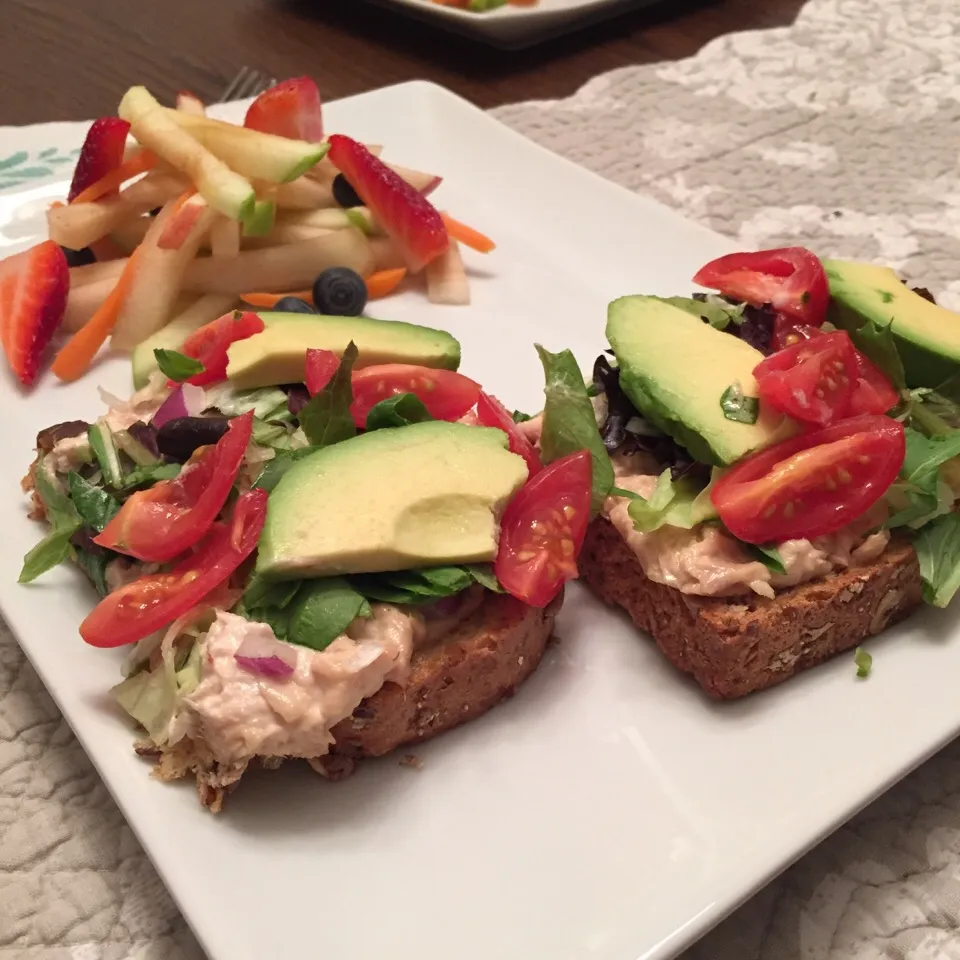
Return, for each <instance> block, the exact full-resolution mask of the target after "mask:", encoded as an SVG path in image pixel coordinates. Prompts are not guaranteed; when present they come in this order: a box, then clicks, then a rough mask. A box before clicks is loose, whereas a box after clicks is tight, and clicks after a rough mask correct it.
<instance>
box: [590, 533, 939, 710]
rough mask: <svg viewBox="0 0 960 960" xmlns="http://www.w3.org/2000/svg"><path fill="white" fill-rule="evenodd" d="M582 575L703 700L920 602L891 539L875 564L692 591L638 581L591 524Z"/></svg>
mask: <svg viewBox="0 0 960 960" xmlns="http://www.w3.org/2000/svg"><path fill="white" fill-rule="evenodd" d="M580 572H581V576H582V579H583V581H584V582H585V583H586V584H587V585H588V586H589V587H590V589H591V590H592V591H593V592H594V593H595V594H596V595H597V596H598V597H599V598H600V599H601V600H603V601H604V602H605V603H609V604H611V605H616V606H620V607H623V609H624V610H625V611H626V612H627V613H628V614H629V615H630V618H631V619H632V620H633V622H634V623H635V624H636V625H637V626H638V627H639V628H640V629H641V630H643V631H645V632H646V633H649V634H650V635H651V636H652V637H653V639H654V640H656V642H657V645H658V646H659V647H660V649H661V650H662V651H663V652H664V653H665V654H666V656H667V658H668V659H669V660H670V661H671V663H673V665H674V666H675V667H677V668H678V669H680V670H682V671H684V672H685V673H689V674H690V675H691V676H692V677H693V678H694V679H695V680H696V681H697V683H699V684H700V686H701V687H703V689H704V690H706V691H707V693H709V694H710V695H711V696H712V697H716V698H718V699H723V700H732V699H735V698H738V697H742V696H745V695H746V694H748V693H752V692H754V691H756V690H762V689H764V688H766V687H771V686H774V685H775V684H777V683H782V682H783V681H784V680H787V679H789V678H790V677H792V676H794V675H795V674H797V673H799V672H800V671H801V670H806V669H807V668H809V667H813V666H815V665H816V664H818V663H822V662H823V661H824V660H827V659H829V658H830V657H833V656H835V655H836V654H838V653H840V652H842V651H844V650H849V649H850V648H852V647H855V646H856V645H857V644H858V643H860V642H861V641H862V640H864V639H866V638H867V637H870V636H873V635H874V634H877V633H880V631H881V630H883V629H884V628H885V627H887V626H889V625H890V624H892V623H895V622H896V621H898V620H902V619H903V618H904V617H906V616H907V615H908V614H910V613H911V612H912V611H913V610H915V609H916V608H917V607H918V606H920V604H921V603H922V601H923V597H922V592H921V581H920V568H919V566H918V564H917V558H916V554H915V553H914V551H913V548H912V547H911V546H910V545H909V544H907V543H904V542H902V541H898V540H893V541H892V542H891V544H890V546H889V547H888V548H887V550H886V551H885V552H884V553H883V555H882V556H881V557H880V559H879V560H877V561H876V562H875V563H872V564H869V565H866V566H860V567H853V568H851V569H849V570H844V571H841V572H839V573H837V574H836V575H834V576H831V577H830V578H829V579H828V580H818V581H813V582H811V583H806V584H802V585H800V586H798V587H793V588H791V589H789V590H785V591H783V592H781V593H779V594H778V595H777V597H776V598H775V599H773V600H768V599H766V598H764V597H759V596H751V597H731V598H721V597H698V596H692V595H689V594H684V593H681V592H680V591H679V590H676V589H674V588H673V587H668V586H665V585H663V584H660V583H654V582H653V581H652V580H648V579H647V577H646V575H645V574H644V572H643V568H642V567H641V566H640V562H639V561H638V560H637V558H636V556H635V555H634V554H633V553H632V551H631V550H630V549H629V548H628V547H627V545H626V543H625V541H624V540H623V538H622V537H621V536H620V534H619V533H618V532H617V531H616V529H615V528H614V527H613V526H612V525H611V524H610V523H609V522H608V521H606V520H603V519H597V520H594V521H593V523H592V524H591V525H590V528H589V529H588V531H587V538H586V542H585V543H584V547H583V552H582V554H581V557H580Z"/></svg>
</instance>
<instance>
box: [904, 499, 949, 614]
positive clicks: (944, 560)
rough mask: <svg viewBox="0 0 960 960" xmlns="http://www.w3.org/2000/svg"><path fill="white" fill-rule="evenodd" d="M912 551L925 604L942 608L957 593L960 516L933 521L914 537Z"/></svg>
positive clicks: (939, 518)
mask: <svg viewBox="0 0 960 960" xmlns="http://www.w3.org/2000/svg"><path fill="white" fill-rule="evenodd" d="M913 548H914V550H916V552H917V559H918V560H919V562H920V576H921V578H922V579H923V598H924V600H926V601H927V603H929V604H932V605H933V606H935V607H945V606H946V605H947V604H948V603H949V602H950V601H951V600H952V599H953V596H954V594H955V593H956V592H957V590H958V589H960V514H957V513H948V514H947V515H946V516H943V517H937V518H936V519H935V520H932V521H931V522H930V523H928V524H927V525H926V526H924V527H923V529H922V530H920V532H919V533H918V534H917V535H916V537H914V540H913Z"/></svg>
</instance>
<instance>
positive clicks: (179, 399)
mask: <svg viewBox="0 0 960 960" xmlns="http://www.w3.org/2000/svg"><path fill="white" fill-rule="evenodd" d="M206 403H207V400H206V394H205V393H204V392H203V387H195V386H194V385H193V384H192V383H181V384H180V386H178V387H177V389H176V390H174V391H173V393H171V394H170V396H169V397H167V399H166V400H164V401H163V403H162V404H160V409H159V410H157V412H156V413H155V414H154V415H153V420H152V421H151V422H152V423H153V425H154V426H155V427H158V428H159V427H162V426H163V425H164V424H165V423H166V422H167V421H168V420H176V419H177V418H178V417H198V416H200V414H201V413H203V411H204V408H205V407H206Z"/></svg>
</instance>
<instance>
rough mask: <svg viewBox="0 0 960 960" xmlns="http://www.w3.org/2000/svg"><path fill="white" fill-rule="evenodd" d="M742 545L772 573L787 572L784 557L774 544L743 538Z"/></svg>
mask: <svg viewBox="0 0 960 960" xmlns="http://www.w3.org/2000/svg"><path fill="white" fill-rule="evenodd" d="M731 536H732V534H731ZM740 545H741V546H742V547H743V549H744V551H745V552H746V553H747V554H749V555H750V556H751V557H752V558H753V559H754V560H757V561H759V562H760V563H762V564H763V565H764V566H765V567H766V568H767V569H768V570H769V571H770V572H771V573H779V574H781V575H783V574H785V573H786V572H787V568H786V567H785V566H784V564H783V557H781V556H780V551H779V550H778V549H777V548H776V547H775V546H774V545H773V544H762V543H744V542H743V541H742V540H741V541H740Z"/></svg>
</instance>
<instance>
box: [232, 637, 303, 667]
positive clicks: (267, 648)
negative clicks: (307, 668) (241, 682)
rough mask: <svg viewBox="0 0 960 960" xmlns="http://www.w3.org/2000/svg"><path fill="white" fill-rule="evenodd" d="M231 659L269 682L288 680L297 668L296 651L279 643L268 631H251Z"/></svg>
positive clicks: (287, 645)
mask: <svg viewBox="0 0 960 960" xmlns="http://www.w3.org/2000/svg"><path fill="white" fill-rule="evenodd" d="M233 657H234V659H235V660H236V661H237V663H238V664H239V665H240V666H241V667H242V668H243V669H244V670H246V671H248V672H249V673H253V674H255V675H257V676H260V677H267V678H269V679H271V680H287V679H289V678H290V677H291V676H292V675H293V671H294V670H295V669H296V666H297V651H296V650H295V649H294V648H293V647H291V646H289V644H285V643H281V642H280V641H279V640H277V639H276V638H275V637H274V636H272V634H271V633H270V631H269V630H260V629H256V630H252V631H251V632H250V633H248V634H247V635H246V636H245V637H244V638H243V640H242V642H241V643H240V646H239V647H237V652H236V653H235V654H234V655H233Z"/></svg>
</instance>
